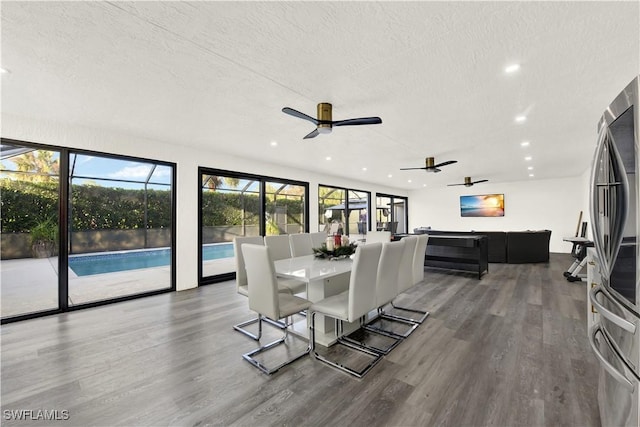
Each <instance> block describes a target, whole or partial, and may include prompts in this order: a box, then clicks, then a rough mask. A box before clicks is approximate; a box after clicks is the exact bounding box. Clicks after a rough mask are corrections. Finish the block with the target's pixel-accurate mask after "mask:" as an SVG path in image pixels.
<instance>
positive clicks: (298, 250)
mask: <svg viewBox="0 0 640 427" xmlns="http://www.w3.org/2000/svg"><path fill="white" fill-rule="evenodd" d="M289 244H290V246H291V256H292V257H297V256H304V255H313V249H312V243H311V236H310V235H309V233H299V234H289Z"/></svg>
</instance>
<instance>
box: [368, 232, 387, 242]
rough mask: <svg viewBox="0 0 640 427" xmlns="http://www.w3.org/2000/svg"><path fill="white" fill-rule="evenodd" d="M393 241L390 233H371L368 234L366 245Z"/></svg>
mask: <svg viewBox="0 0 640 427" xmlns="http://www.w3.org/2000/svg"><path fill="white" fill-rule="evenodd" d="M390 241H391V232H390V231H370V232H368V233H367V237H366V244H369V243H378V242H379V243H386V242H390Z"/></svg>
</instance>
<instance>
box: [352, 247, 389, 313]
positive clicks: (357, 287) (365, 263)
mask: <svg viewBox="0 0 640 427" xmlns="http://www.w3.org/2000/svg"><path fill="white" fill-rule="evenodd" d="M381 251H382V243H372V244H370V245H362V246H358V248H357V249H356V254H355V256H354V259H353V265H352V267H351V278H350V280H349V304H348V309H347V313H348V319H347V320H348V321H349V322H353V321H355V320H357V319H358V318H360V317H362V316H364V315H365V314H367V313H368V312H370V311H371V310H373V309H375V308H377V306H376V276H377V275H378V262H379V261H380V252H381Z"/></svg>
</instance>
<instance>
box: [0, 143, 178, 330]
mask: <svg viewBox="0 0 640 427" xmlns="http://www.w3.org/2000/svg"><path fill="white" fill-rule="evenodd" d="M0 143H1V144H3V145H4V144H7V145H21V146H25V147H29V148H33V149H35V150H49V151H57V152H59V153H60V172H59V180H60V183H59V188H58V218H59V219H58V236H59V237H58V308H56V309H50V310H42V311H37V312H32V313H25V314H20V315H17V316H11V317H6V318H2V319H0V324H3V325H4V324H6V323H12V322H18V321H22V320H27V319H34V318H38V317H43V316H50V315H53V314H60V313H67V312H72V311H76V310H84V309H86V308H92V307H99V306H102V305H107V304H114V303H118V302H122V301H129V300H133V299H138V298H145V297H148V296H152V295H158V294H163V293H168V292H175V290H176V236H177V232H176V224H177V221H176V213H177V210H176V205H177V197H176V183H177V174H178V172H177V171H178V165H177V164H176V163H173V162H166V161H162V160H155V159H148V158H144V157H135V156H129V155H124V154H115V153H106V152H101V151H95V150H86V149H80V148H72V147H64V146H56V145H50V144H42V143H37V142H32V141H23V140H17V139H11V138H0ZM71 154H82V155H90V156H100V157H106V158H112V159H118V160H128V161H136V162H145V163H154V164H157V165H163V166H169V167H171V168H173V173H172V177H171V204H172V206H171V286H170V287H169V288H165V289H157V290H153V291H145V292H141V293H137V294H132V295H123V296H119V297H115V298H110V299H106V300H99V301H90V302H87V303H80V304H74V305H72V306H70V305H69V274H68V268H69V235H68V232H69V218H68V214H69V205H70V204H71V200H70V196H71V192H70V188H69V186H70V180H69V178H70V177H69V157H70V156H71Z"/></svg>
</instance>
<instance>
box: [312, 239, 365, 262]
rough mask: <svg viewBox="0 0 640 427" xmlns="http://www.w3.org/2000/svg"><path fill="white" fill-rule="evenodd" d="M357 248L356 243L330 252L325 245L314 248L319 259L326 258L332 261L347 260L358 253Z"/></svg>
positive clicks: (314, 252)
mask: <svg viewBox="0 0 640 427" xmlns="http://www.w3.org/2000/svg"><path fill="white" fill-rule="evenodd" d="M356 247H357V246H356V245H355V244H354V243H349V244H348V245H344V246H338V247H337V248H334V249H333V250H332V251H330V250H328V249H327V245H326V244H325V243H323V244H322V246H321V247H319V248H313V254H314V255H315V256H316V257H318V258H326V259H329V260H330V261H334V260H340V259H347V258H349V257H350V256H351V255H353V254H355V253H356Z"/></svg>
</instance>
